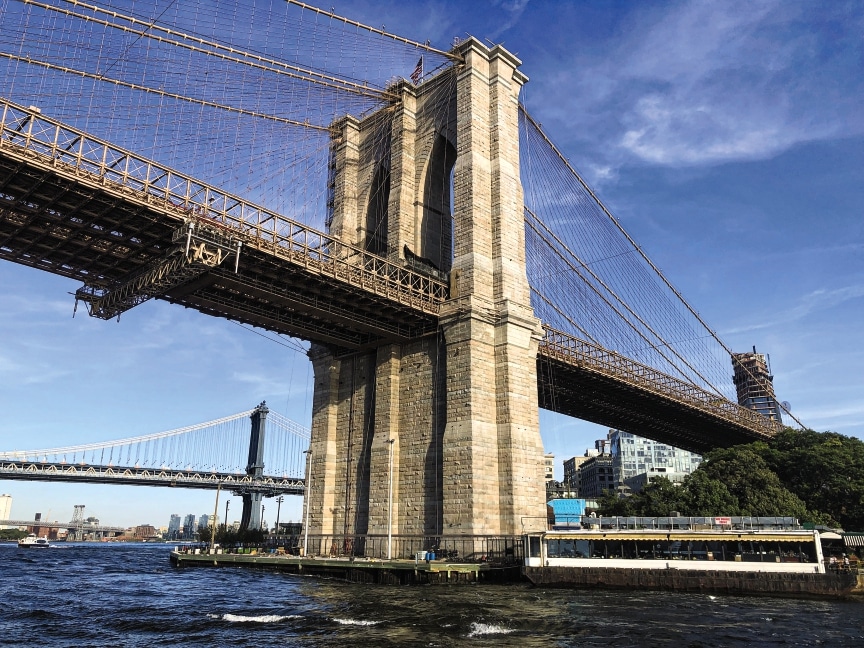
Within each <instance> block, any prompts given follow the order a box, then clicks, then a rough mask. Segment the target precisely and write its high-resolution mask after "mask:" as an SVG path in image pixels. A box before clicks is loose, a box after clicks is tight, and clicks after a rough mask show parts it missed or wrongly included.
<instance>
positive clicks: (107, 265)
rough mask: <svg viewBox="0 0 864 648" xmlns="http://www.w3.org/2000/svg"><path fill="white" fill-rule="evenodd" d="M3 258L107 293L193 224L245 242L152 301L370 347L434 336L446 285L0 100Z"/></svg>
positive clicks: (166, 250)
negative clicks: (223, 263)
mask: <svg viewBox="0 0 864 648" xmlns="http://www.w3.org/2000/svg"><path fill="white" fill-rule="evenodd" d="M0 112H2V115H3V119H2V130H0V258H3V259H7V260H9V261H14V262H17V263H21V264H24V265H29V266H32V267H35V268H40V269H42V270H47V271H49V272H52V273H54V274H58V275H62V276H65V277H70V278H73V279H78V280H80V281H82V282H85V283H87V284H88V285H91V286H101V287H106V288H110V287H111V286H112V285H115V284H118V283H119V282H121V281H123V279H124V278H126V277H129V276H130V275H132V274H134V273H135V272H137V271H140V270H141V269H142V268H145V267H146V266H147V265H148V264H151V263H153V262H155V261H158V260H159V259H161V258H164V257H166V256H167V255H169V253H170V252H171V251H172V249H175V248H176V247H177V244H176V243H174V242H173V241H172V238H173V236H174V233H175V231H176V230H177V228H178V227H180V226H182V225H183V224H184V223H187V222H189V221H192V220H196V219H197V220H201V221H204V222H207V223H211V224H214V225H218V226H219V227H220V228H222V229H224V230H225V232H226V234H228V235H230V236H232V237H234V238H236V239H237V240H238V241H241V242H242V245H243V247H242V250H241V263H240V272H238V273H234V272H233V268H232V269H222V268H214V269H212V270H209V271H207V272H204V273H203V274H201V276H199V277H198V278H196V279H194V280H192V281H191V282H188V283H186V284H183V285H180V286H177V287H175V288H173V289H171V290H169V291H168V292H167V293H166V294H163V295H159V297H160V298H163V299H166V300H168V301H171V302H174V303H179V304H182V305H184V306H187V307H191V308H195V309H197V310H199V311H201V312H204V313H207V314H211V315H218V316H220V317H226V318H229V319H234V320H238V321H242V322H245V323H247V324H251V325H254V326H260V327H262V328H266V329H268V330H271V331H277V332H279V333H284V334H287V335H293V336H296V337H301V338H304V339H309V340H315V341H320V342H323V343H328V344H335V345H338V346H341V347H346V348H369V347H374V346H377V345H380V344H382V343H384V342H387V341H396V340H406V339H410V338H413V337H417V336H418V335H423V334H425V333H429V332H432V331H434V330H435V326H436V321H437V318H436V316H437V313H438V305H439V304H440V302H441V301H443V299H444V298H445V296H446V285H445V284H444V283H443V282H441V281H439V280H437V279H434V278H432V277H427V276H425V275H422V274H419V273H416V272H413V271H411V270H409V269H407V268H405V267H403V266H401V265H399V264H394V263H391V262H389V261H387V260H385V259H382V258H380V257H376V256H374V255H371V254H368V253H366V252H365V251H363V250H360V249H358V248H353V247H351V246H347V245H344V244H342V243H340V242H339V241H337V240H335V239H333V238H332V237H329V236H327V235H326V234H324V233H321V232H317V231H315V230H312V229H311V228H308V227H306V226H304V225H302V224H300V223H297V222H294V221H291V220H290V219H287V218H285V217H283V216H280V215H278V214H275V213H273V212H269V211H268V210H266V209H264V208H263V207H259V206H256V205H252V204H251V203H248V202H245V201H243V200H242V199H241V198H239V197H237V196H233V195H229V194H226V193H225V192H222V191H220V190H218V189H217V188H215V187H210V186H208V185H206V184H204V183H202V182H199V181H197V180H194V179H192V178H189V177H186V176H183V175H182V174H181V173H179V172H177V171H174V170H172V169H169V168H167V167H164V166H161V165H158V164H157V163H155V162H153V161H150V160H146V159H144V158H140V157H138V156H136V155H134V154H133V153H131V152H129V151H125V150H123V149H119V148H117V147H114V146H112V145H110V144H109V143H107V142H104V141H102V140H98V139H96V138H93V137H92V136H90V135H87V134H86V133H83V132H80V131H76V130H74V129H71V128H69V127H68V126H65V125H63V124H61V123H60V122H56V121H53V120H50V119H47V118H45V117H42V116H41V115H39V114H38V113H35V112H33V111H30V110H28V109H25V108H23V107H21V106H17V105H16V104H12V103H10V102H5V101H2V100H0Z"/></svg>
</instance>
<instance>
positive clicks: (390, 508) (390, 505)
mask: <svg viewBox="0 0 864 648" xmlns="http://www.w3.org/2000/svg"><path fill="white" fill-rule="evenodd" d="M395 440H396V439H387V443H388V444H390V461H389V468H388V470H387V473H388V476H389V483H388V485H387V560H392V559H393V442H394V441H395Z"/></svg>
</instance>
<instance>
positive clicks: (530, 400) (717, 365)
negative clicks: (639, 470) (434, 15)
mask: <svg viewBox="0 0 864 648" xmlns="http://www.w3.org/2000/svg"><path fill="white" fill-rule="evenodd" d="M277 5H279V6H278V7H277V8H271V9H269V10H265V9H262V10H260V11H258V12H255V11H250V12H249V13H248V14H246V15H240V14H238V13H236V12H232V13H231V14H230V16H222V15H221V14H220V13H219V12H218V11H217V10H214V9H210V8H202V7H200V6H199V5H197V4H196V5H195V6H194V7H192V6H191V5H189V6H187V5H186V3H182V2H180V3H171V4H169V5H168V6H167V7H164V8H163V7H161V5H160V8H159V9H158V10H157V9H154V8H153V7H152V6H151V5H150V4H149V3H134V2H133V3H103V4H100V5H96V4H90V3H85V2H79V1H78V0H51V1H47V2H36V1H32V0H22V1H21V2H17V3H16V2H10V3H8V4H7V5H6V7H7V8H6V10H5V14H4V15H3V16H2V31H3V34H4V35H3V39H2V51H0V68H2V73H3V77H4V79H5V83H4V84H3V86H2V87H3V90H2V92H0V94H2V95H4V96H3V97H2V98H0V258H2V259H5V260H7V261H11V262H15V263H20V264H23V265H27V266H30V267H33V268H37V269H40V270H43V271H46V272H50V273H54V274H57V275H61V276H64V277H68V278H72V279H76V280H79V281H80V282H81V286H80V288H79V289H78V290H77V292H76V293H75V296H74V299H75V302H76V305H77V307H78V308H80V309H86V311H87V312H88V313H89V314H90V315H92V316H94V317H97V318H101V319H106V320H109V319H115V318H121V316H122V314H123V313H124V312H126V311H127V310H129V309H132V308H134V307H136V306H137V305H139V304H141V303H143V302H145V301H147V300H150V299H160V300H165V301H167V302H170V303H172V304H177V305H178V306H183V307H187V308H193V309H196V310H198V311H200V312H202V313H205V314H207V315H211V316H214V317H219V318H228V319H231V320H235V321H237V322H242V323H244V324H246V325H251V326H254V327H259V328H260V329H264V330H267V331H274V332H278V333H281V334H285V335H290V336H294V337H297V338H301V339H303V340H307V341H310V342H311V343H312V346H311V350H310V352H309V357H310V361H311V363H312V367H313V371H314V396H313V412H312V421H311V440H310V442H309V446H308V450H307V452H306V455H305V465H304V468H303V469H304V470H305V483H306V484H310V483H312V484H314V488H311V489H309V490H308V491H307V503H306V506H307V507H308V509H307V522H308V525H307V531H308V530H309V529H311V531H312V533H314V534H319V535H323V534H334V533H351V534H373V533H378V534H381V533H383V534H387V533H396V534H406V535H408V534H414V535H436V534H437V535H440V534H442V533H445V532H450V533H457V532H458V533H466V534H484V535H495V534H502V535H506V534H516V533H520V532H522V531H523V530H526V529H531V528H532V527H533V526H536V525H538V524H543V514H544V509H543V504H544V494H545V493H544V487H543V478H542V455H543V450H542V442H541V439H540V431H539V414H538V411H539V409H540V408H545V409H548V410H552V411H555V412H559V413H562V414H565V415H569V416H573V417H577V418H581V419H585V420H588V421H591V422H595V423H599V424H602V425H606V426H609V427H615V428H618V429H621V430H625V431H630V432H633V433H635V434H639V435H642V436H647V437H650V438H653V439H656V440H659V441H663V442H666V443H669V444H671V445H674V446H678V447H681V448H685V449H688V450H693V451H697V452H705V451H707V450H709V449H711V448H715V447H721V446H729V445H733V444H736V443H742V442H748V441H752V440H757V439H766V438H768V437H770V436H771V435H773V434H774V433H775V432H776V431H777V429H778V424H777V423H776V422H774V421H771V420H768V419H766V418H764V417H762V416H760V415H759V414H757V413H756V412H754V411H752V410H749V409H746V408H743V407H741V406H739V405H738V404H737V403H736V402H734V387H733V385H732V380H731V374H732V363H731V351H730V349H729V348H728V347H727V346H726V345H725V344H724V343H723V342H722V340H721V339H720V338H719V337H718V335H717V334H716V333H715V332H714V331H713V330H712V329H711V327H710V326H709V325H708V324H707V323H706V322H704V321H703V320H702V318H701V317H700V316H699V314H698V313H697V311H696V309H695V308H694V307H693V306H692V305H690V304H689V303H688V302H687V301H686V300H685V299H684V297H683V296H682V295H681V294H680V293H679V292H678V291H677V290H676V289H675V288H674V286H673V284H672V282H671V281H670V280H669V279H668V278H667V277H666V276H664V274H663V273H662V272H661V271H660V270H659V269H658V268H657V266H656V265H655V264H654V263H653V262H652V261H651V260H650V259H649V258H648V257H647V256H646V255H645V254H644V252H643V251H642V249H641V248H640V247H639V245H638V244H637V243H636V242H635V241H634V240H633V239H632V238H631V236H630V235H629V234H628V233H627V232H626V231H625V229H624V228H623V227H622V226H621V224H620V223H619V221H618V220H617V219H616V218H615V216H614V215H613V214H612V213H611V212H610V210H609V209H608V208H607V207H606V206H605V205H604V204H603V202H602V201H601V200H600V198H599V197H598V196H597V195H596V193H595V192H594V191H593V190H592V188H591V187H590V186H589V185H588V184H587V183H586V182H585V180H583V178H582V177H581V176H580V174H579V173H578V172H577V171H576V169H575V168H574V166H573V165H571V163H570V162H569V161H568V160H567V159H566V157H565V156H564V155H563V154H562V153H561V152H560V151H559V149H558V148H557V147H556V146H555V144H554V143H553V142H552V141H551V140H550V138H549V137H548V135H547V134H546V133H545V132H544V131H543V129H542V127H541V126H540V124H538V123H537V121H536V120H535V119H534V118H533V117H532V115H531V114H529V112H528V111H527V109H526V108H525V106H524V105H523V104H522V103H521V102H520V96H521V95H520V93H521V90H522V88H523V86H524V85H525V84H526V83H528V78H527V77H526V76H525V75H524V74H523V73H522V72H521V71H520V66H521V61H520V60H519V59H518V58H517V57H516V56H514V55H513V54H512V53H511V52H509V51H508V50H506V49H504V48H503V47H502V46H499V45H494V46H493V45H488V44H485V43H482V42H480V41H479V40H476V39H474V38H468V39H466V40H461V41H458V42H454V43H453V44H452V47H451V48H450V49H447V50H439V49H435V48H433V47H431V46H430V45H428V44H424V43H420V42H413V41H411V40H409V39H405V38H402V37H399V36H396V35H393V34H390V33H388V32H386V31H384V30H382V29H378V28H374V27H370V26H367V25H363V24H360V23H357V22H355V21H352V20H350V19H347V18H342V17H340V16H338V15H336V14H334V13H332V12H330V11H324V10H321V9H317V8H314V7H310V6H308V5H305V4H304V3H301V2H296V1H294V0H288V1H287V2H285V3H283V4H280V3H277ZM214 6H216V5H214ZM160 12H161V13H160ZM232 21H233V22H232ZM242 33H246V34H253V33H254V34H255V35H256V37H255V38H254V39H249V38H246V39H245V40H244V39H243V38H242V37H240V36H237V34H242ZM235 36H236V40H232V38H234V37H235ZM253 40H254V42H253ZM121 326H122V319H121ZM166 362H167V360H166ZM246 414H248V413H246ZM209 442H210V443H213V444H218V443H219V441H218V437H212V438H211V439H210V441H209ZM198 451H203V450H201V449H199V450H198ZM198 451H196V452H198ZM243 451H244V452H245V448H244V450H243ZM241 454H242V453H241ZM294 454H296V453H294ZM250 461H251V459H250ZM252 463H254V462H252ZM302 484H303V482H298V483H295V484H294V486H293V487H296V486H298V485H299V486H300V487H302ZM274 492H275V491H274ZM280 492H281V491H280ZM285 492H289V491H285Z"/></svg>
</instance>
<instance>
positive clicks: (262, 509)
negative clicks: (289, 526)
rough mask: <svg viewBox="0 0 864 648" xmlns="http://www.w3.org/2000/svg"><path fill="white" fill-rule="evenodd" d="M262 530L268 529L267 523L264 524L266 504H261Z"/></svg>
mask: <svg viewBox="0 0 864 648" xmlns="http://www.w3.org/2000/svg"><path fill="white" fill-rule="evenodd" d="M261 530H262V531H266V530H267V525H266V524H264V505H263V504H262V505H261Z"/></svg>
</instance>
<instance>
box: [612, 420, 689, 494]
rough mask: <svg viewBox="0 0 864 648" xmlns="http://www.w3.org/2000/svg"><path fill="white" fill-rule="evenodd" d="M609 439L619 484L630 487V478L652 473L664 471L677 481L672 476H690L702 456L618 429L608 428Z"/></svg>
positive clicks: (616, 478)
mask: <svg viewBox="0 0 864 648" xmlns="http://www.w3.org/2000/svg"><path fill="white" fill-rule="evenodd" d="M609 442H610V446H611V452H612V465H613V466H614V468H615V480H616V482H617V483H618V484H619V485H621V484H625V485H627V486H630V483H629V480H631V479H632V478H634V477H636V476H637V475H643V474H651V473H667V474H668V476H669V478H670V479H671V480H672V481H676V479H674V478H673V477H672V475H680V476H683V475H689V474H690V473H692V472H693V471H694V470H696V468H698V467H699V464H700V463H701V462H702V456H701V455H698V454H696V453H693V452H689V451H687V450H682V449H681V448H676V447H674V446H670V445H667V444H665V443H659V442H658V441H652V440H651V439H646V438H644V437H640V436H637V435H635V434H630V433H629V432H622V431H621V430H609ZM631 488H632V486H631ZM634 490H637V489H634Z"/></svg>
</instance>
